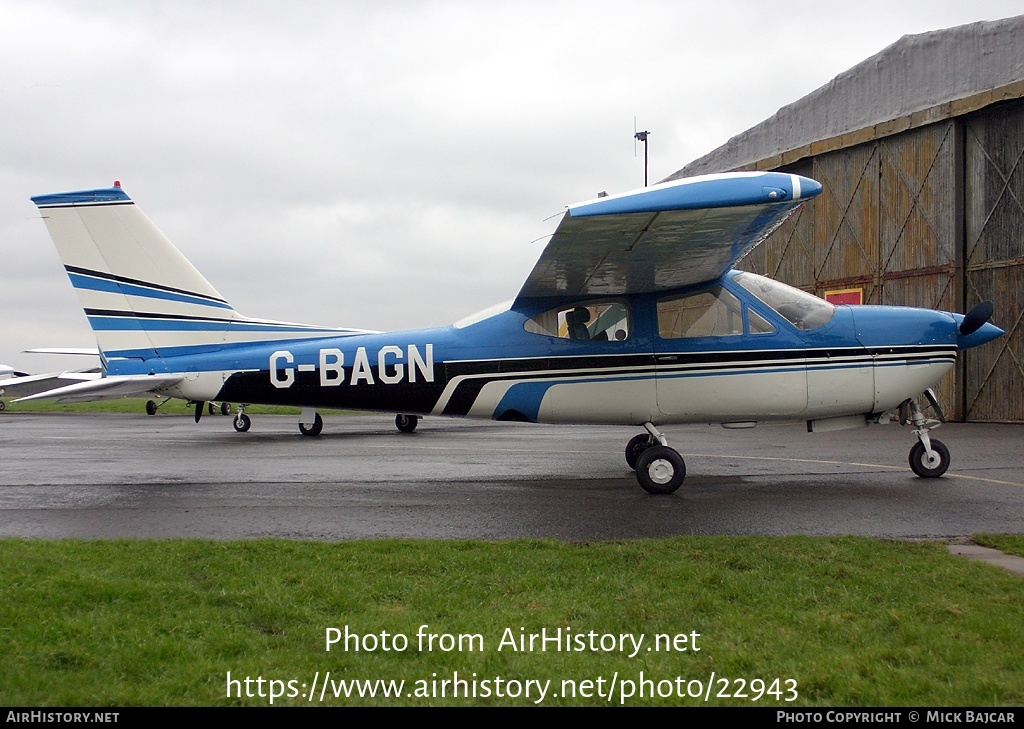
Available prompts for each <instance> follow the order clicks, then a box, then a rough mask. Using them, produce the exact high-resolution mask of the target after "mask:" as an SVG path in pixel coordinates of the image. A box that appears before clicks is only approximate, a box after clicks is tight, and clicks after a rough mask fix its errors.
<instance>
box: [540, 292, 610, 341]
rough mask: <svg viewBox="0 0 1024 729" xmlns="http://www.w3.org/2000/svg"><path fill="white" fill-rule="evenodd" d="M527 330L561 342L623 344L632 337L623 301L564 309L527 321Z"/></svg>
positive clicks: (549, 311) (579, 305)
mask: <svg viewBox="0 0 1024 729" xmlns="http://www.w3.org/2000/svg"><path fill="white" fill-rule="evenodd" d="M525 329H526V331H528V332H530V333H531V334H544V335H547V336H549V337H559V338H560V339H579V340H584V341H592V342H614V341H622V340H625V339H627V338H628V337H629V332H630V326H629V308H628V307H627V306H626V304H625V303H623V302H621V301H610V302H601V303H597V304H589V303H588V304H578V305H573V306H561V307H557V308H555V309H549V310H548V311H545V312H543V313H542V314H537V315H536V316H533V317H531V318H529V319H527V320H526V324H525Z"/></svg>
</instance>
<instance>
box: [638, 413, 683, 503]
mask: <svg viewBox="0 0 1024 729" xmlns="http://www.w3.org/2000/svg"><path fill="white" fill-rule="evenodd" d="M644 427H645V428H646V429H647V432H646V433H641V434H640V435H637V436H634V437H633V438H631V439H630V441H629V443H628V444H627V445H626V463H628V464H629V467H630V468H632V469H634V470H635V471H636V480H637V481H638V482H639V483H640V488H642V489H643V490H644V491H646V492H647V493H649V494H671V493H673V492H674V491H676V490H677V489H678V488H679V487H680V486H682V485H683V479H685V478H686V463H685V462H684V461H683V457H682V456H681V455H679V453H678V452H677V451H676V450H675V449H674V448H670V447H669V445H668V441H667V440H666V439H665V436H664V435H662V434H661V432H660V431H659V430H658V429H657V428H655V427H654V424H653V423H644Z"/></svg>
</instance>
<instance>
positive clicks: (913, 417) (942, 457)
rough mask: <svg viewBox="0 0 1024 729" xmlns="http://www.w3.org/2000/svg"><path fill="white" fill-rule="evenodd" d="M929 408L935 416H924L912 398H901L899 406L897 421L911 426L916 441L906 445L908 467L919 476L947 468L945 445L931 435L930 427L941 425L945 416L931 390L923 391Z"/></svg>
mask: <svg viewBox="0 0 1024 729" xmlns="http://www.w3.org/2000/svg"><path fill="white" fill-rule="evenodd" d="M924 396H925V398H926V399H927V400H928V405H929V408H930V409H931V410H932V412H933V413H934V414H935V415H936V418H937V419H936V418H927V417H925V415H924V413H923V412H922V411H921V408H920V407H918V405H917V402H916V401H915V400H913V399H909V400H904V401H903V402H902V403H901V404H900V408H899V420H900V425H904V424H906V423H907V422H910V423H912V424H913V426H914V435H916V436H917V443H915V444H914V447H913V448H911V449H910V456H909V457H908V460H909V461H910V469H911V470H912V471H913V472H914V473H916V474H917V475H918V476H920V477H921V478H938V477H939V476H941V475H942V474H944V473H945V472H946V469H948V468H949V449H948V448H946V446H945V444H944V443H943V442H942V441H940V440H935V439H932V437H931V436H930V431H932V430H934V429H935V428H938V427H939V426H940V425H942V423H943V421H944V420H945V417H944V415H943V413H942V408H940V407H939V402H938V400H937V399H936V398H935V393H934V392H932V391H931V389H928V390H925V391H924Z"/></svg>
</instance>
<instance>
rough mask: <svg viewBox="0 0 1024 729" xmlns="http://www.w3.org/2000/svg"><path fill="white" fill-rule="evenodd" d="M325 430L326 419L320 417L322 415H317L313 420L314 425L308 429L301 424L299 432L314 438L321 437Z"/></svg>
mask: <svg viewBox="0 0 1024 729" xmlns="http://www.w3.org/2000/svg"><path fill="white" fill-rule="evenodd" d="M323 429H324V419H323V418H321V417H320V413H317V414H316V416H315V417H314V418H313V424H312V425H310V426H309V427H306V424H305V423H299V432H300V433H302V434H303V435H308V436H314V435H320V433H321V432H322V431H323Z"/></svg>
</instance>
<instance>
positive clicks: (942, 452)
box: [910, 440, 949, 478]
mask: <svg viewBox="0 0 1024 729" xmlns="http://www.w3.org/2000/svg"><path fill="white" fill-rule="evenodd" d="M932 452H933V457H932V458H929V457H928V453H927V452H926V451H925V449H924V443H922V442H921V441H917V443H915V444H914V447H913V448H911V449H910V468H911V470H912V471H913V472H914V473H916V474H917V475H918V476H920V477H921V478H938V477H939V476H941V475H942V474H944V473H945V472H946V469H947V468H949V449H948V448H946V446H945V445H944V444H943V443H942V441H939V440H932Z"/></svg>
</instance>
